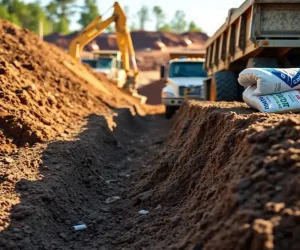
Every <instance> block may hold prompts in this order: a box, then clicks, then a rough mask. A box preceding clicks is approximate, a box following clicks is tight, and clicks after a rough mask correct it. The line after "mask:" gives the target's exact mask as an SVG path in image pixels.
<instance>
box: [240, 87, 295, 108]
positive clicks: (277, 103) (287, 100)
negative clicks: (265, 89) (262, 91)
mask: <svg viewBox="0 0 300 250" xmlns="http://www.w3.org/2000/svg"><path fill="white" fill-rule="evenodd" d="M255 90H256V86H252V87H248V88H247V89H246V90H245V91H244V93H243V99H244V102H245V103H246V104H247V105H248V106H249V107H251V108H254V109H258V110H259V111H261V112H264V113H288V112H293V113H297V112H300V89H299V90H291V91H288V92H284V93H277V94H271V95H263V96H255V95H254V92H255Z"/></svg>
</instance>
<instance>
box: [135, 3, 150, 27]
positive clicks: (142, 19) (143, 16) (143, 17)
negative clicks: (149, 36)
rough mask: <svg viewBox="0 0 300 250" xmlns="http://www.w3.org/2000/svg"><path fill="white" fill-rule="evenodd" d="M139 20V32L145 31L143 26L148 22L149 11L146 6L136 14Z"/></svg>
mask: <svg viewBox="0 0 300 250" xmlns="http://www.w3.org/2000/svg"><path fill="white" fill-rule="evenodd" d="M137 16H138V19H139V25H140V30H145V24H146V22H147V21H150V14H149V9H148V7H147V6H145V5H144V6H142V7H141V9H140V10H139V11H138V13H137Z"/></svg>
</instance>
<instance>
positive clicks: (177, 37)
mask: <svg viewBox="0 0 300 250" xmlns="http://www.w3.org/2000/svg"><path fill="white" fill-rule="evenodd" d="M78 33H79V32H77V31H76V32H73V33H71V34H68V35H63V34H59V33H53V34H50V35H47V36H45V38H44V39H45V41H47V42H50V43H54V44H56V45H57V46H59V47H61V48H63V49H68V44H69V42H70V41H71V40H72V39H74V38H75V37H76V36H77V35H78ZM131 37H132V42H133V45H134V48H135V50H136V51H141V50H142V51H143V50H145V49H147V48H150V49H154V50H155V49H159V47H157V43H156V42H157V41H158V40H160V41H161V42H163V43H164V44H165V45H166V46H167V47H178V46H186V43H185V42H184V38H185V37H186V38H188V39H190V40H191V41H192V42H193V43H194V44H197V45H198V46H199V45H201V46H202V47H204V44H205V42H206V41H207V39H208V36H207V34H205V33H202V32H186V33H183V34H176V33H172V32H153V31H132V32H131ZM95 41H96V43H97V44H98V45H99V47H100V48H101V49H103V50H111V49H112V50H115V49H118V45H117V41H116V35H115V34H114V33H103V34H101V35H100V36H98V37H97V38H96V39H95ZM86 49H87V50H89V45H87V46H86Z"/></svg>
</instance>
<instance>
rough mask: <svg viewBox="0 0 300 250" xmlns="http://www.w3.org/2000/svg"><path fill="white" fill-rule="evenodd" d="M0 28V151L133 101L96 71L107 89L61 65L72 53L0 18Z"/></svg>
mask: <svg viewBox="0 0 300 250" xmlns="http://www.w3.org/2000/svg"><path fill="white" fill-rule="evenodd" d="M0 33H1V38H0V43H1V47H0V49H1V59H0V82H1V87H0V95H1V99H0V129H1V130H0V141H1V143H0V154H6V153H9V152H13V151H14V150H16V148H17V147H19V146H26V145H28V146H30V145H33V144H34V143H36V142H42V141H46V140H51V139H53V138H55V137H57V136H65V135H66V134H68V133H69V132H70V131H71V130H72V128H73V127H74V126H78V125H79V123H80V122H81V118H82V117H85V116H87V115H88V114H90V113H95V114H98V113H104V112H106V113H107V112H109V111H110V110H111V108H112V107H117V106H120V105H121V106H122V105H123V106H124V107H125V106H128V105H129V106H130V105H133V104H134V103H135V104H138V101H137V100H135V98H131V97H129V96H128V95H127V94H126V93H123V92H121V91H120V90H118V89H117V88H116V86H114V85H113V84H112V83H110V82H108V81H107V80H106V79H105V78H103V77H101V76H97V77H98V78H99V85H101V87H105V89H106V90H107V91H109V92H110V93H111V95H107V94H106V93H104V92H101V91H99V90H97V88H95V87H94V88H93V86H92V85H90V84H88V83H87V82H86V81H85V80H83V79H82V78H80V77H78V76H76V75H75V74H74V73H72V72H71V71H70V70H69V69H68V68H67V67H66V66H65V64H64V62H69V63H72V59H71V57H69V56H68V55H66V54H65V53H64V52H63V51H61V50H60V49H59V48H57V47H56V46H54V45H51V44H48V43H45V42H43V41H41V40H40V39H39V38H38V37H37V36H36V35H34V34H33V33H31V32H29V31H28V30H21V29H19V28H18V27H16V26H14V25H11V24H10V23H8V22H4V21H1V22H0ZM76 67H77V66H75V68H76ZM78 67H79V66H78ZM80 67H82V66H80ZM78 70H80V69H79V68H78ZM89 70H90V72H92V70H91V69H89ZM89 90H90V91H89Z"/></svg>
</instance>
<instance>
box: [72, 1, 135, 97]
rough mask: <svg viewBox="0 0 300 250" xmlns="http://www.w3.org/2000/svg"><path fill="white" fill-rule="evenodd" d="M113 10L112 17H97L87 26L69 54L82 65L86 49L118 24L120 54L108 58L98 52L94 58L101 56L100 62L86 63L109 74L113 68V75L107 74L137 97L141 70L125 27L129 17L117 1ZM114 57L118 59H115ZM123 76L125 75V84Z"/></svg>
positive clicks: (104, 53) (102, 52)
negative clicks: (111, 26)
mask: <svg viewBox="0 0 300 250" xmlns="http://www.w3.org/2000/svg"><path fill="white" fill-rule="evenodd" d="M113 8H114V11H113V14H112V15H111V16H110V17H108V18H107V19H105V20H103V19H102V16H98V17H97V18H96V19H95V20H94V21H92V22H91V23H90V24H89V25H88V26H87V27H85V28H84V29H83V30H82V32H80V33H79V34H78V36H76V37H75V38H74V39H73V40H72V41H71V42H70V45H69V51H68V53H69V55H70V56H72V57H73V59H74V60H75V61H76V62H80V61H81V58H80V55H81V52H82V50H83V48H84V46H85V45H87V44H88V43H90V42H91V41H93V40H94V39H95V38H96V37H97V36H99V35H101V34H102V33H103V31H104V30H105V29H107V28H108V27H109V26H110V25H111V24H112V23H115V30H116V35H117V43H118V47H119V51H117V52H116V53H112V54H110V56H107V55H106V52H105V51H101V50H99V51H98V52H97V51H96V52H95V56H97V55H98V57H96V58H94V59H98V60H97V61H95V60H86V61H85V62H86V63H88V64H90V65H93V66H94V67H93V68H95V69H96V70H98V71H100V72H109V70H108V67H109V66H110V67H109V68H110V73H108V74H109V75H110V77H111V79H114V80H116V81H117V82H118V86H119V87H120V88H124V89H127V90H129V91H130V92H131V93H133V94H135V95H136V79H137V76H138V74H139V71H138V68H137V63H136V58H135V51H134V47H133V43H132V39H131V34H130V30H129V28H128V27H127V24H126V22H127V17H126V14H125V12H124V10H123V9H122V8H121V6H120V4H119V3H118V2H115V3H114V5H113ZM109 53H110V52H108V54H109ZM114 57H115V58H116V59H114ZM120 61H122V63H120ZM123 73H125V83H124V80H123V78H124V76H123Z"/></svg>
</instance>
